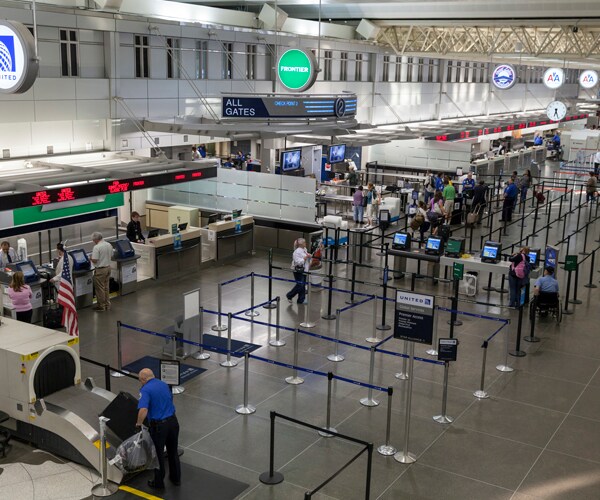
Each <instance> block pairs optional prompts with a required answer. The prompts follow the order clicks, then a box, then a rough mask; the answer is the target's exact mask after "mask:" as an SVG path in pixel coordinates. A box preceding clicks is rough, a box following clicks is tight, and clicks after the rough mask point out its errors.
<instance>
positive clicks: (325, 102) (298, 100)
mask: <svg viewBox="0 0 600 500" xmlns="http://www.w3.org/2000/svg"><path fill="white" fill-rule="evenodd" d="M357 102H358V101H357V99H356V96H355V95H353V94H343V95H341V96H326V97H316V96H315V97H288V96H281V97H241V96H240V97H237V96H230V97H223V98H221V116H223V118H307V117H308V118H311V117H314V118H327V117H331V118H335V119H342V118H351V117H353V116H354V115H355V114H356V106H357Z"/></svg>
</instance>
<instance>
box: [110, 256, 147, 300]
mask: <svg viewBox="0 0 600 500" xmlns="http://www.w3.org/2000/svg"><path fill="white" fill-rule="evenodd" d="M132 246H133V245H132ZM139 259H140V256H139V255H133V256H132V257H125V258H118V257H113V259H112V261H111V263H110V274H111V276H112V277H113V278H114V279H115V281H116V282H117V283H118V284H119V295H127V294H129V293H133V292H135V291H136V290H137V282H138V276H137V268H138V264H137V261H138V260H139Z"/></svg>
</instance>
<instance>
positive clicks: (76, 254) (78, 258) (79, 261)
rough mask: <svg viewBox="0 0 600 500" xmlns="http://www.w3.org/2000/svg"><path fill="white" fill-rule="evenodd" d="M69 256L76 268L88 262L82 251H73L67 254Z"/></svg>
mask: <svg viewBox="0 0 600 500" xmlns="http://www.w3.org/2000/svg"><path fill="white" fill-rule="evenodd" d="M69 255H70V256H71V257H73V260H74V261H75V265H76V266H81V265H85V264H87V263H88V262H89V261H88V258H87V255H86V253H85V251H84V250H73V251H71V252H69Z"/></svg>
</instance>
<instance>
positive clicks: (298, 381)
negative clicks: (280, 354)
mask: <svg viewBox="0 0 600 500" xmlns="http://www.w3.org/2000/svg"><path fill="white" fill-rule="evenodd" d="M285 381H286V383H288V384H290V385H300V384H303V383H304V379H303V378H302V377H286V378H285Z"/></svg>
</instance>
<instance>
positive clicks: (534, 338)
mask: <svg viewBox="0 0 600 500" xmlns="http://www.w3.org/2000/svg"><path fill="white" fill-rule="evenodd" d="M523 340H524V341H525V342H539V341H540V339H539V338H538V337H523Z"/></svg>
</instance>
